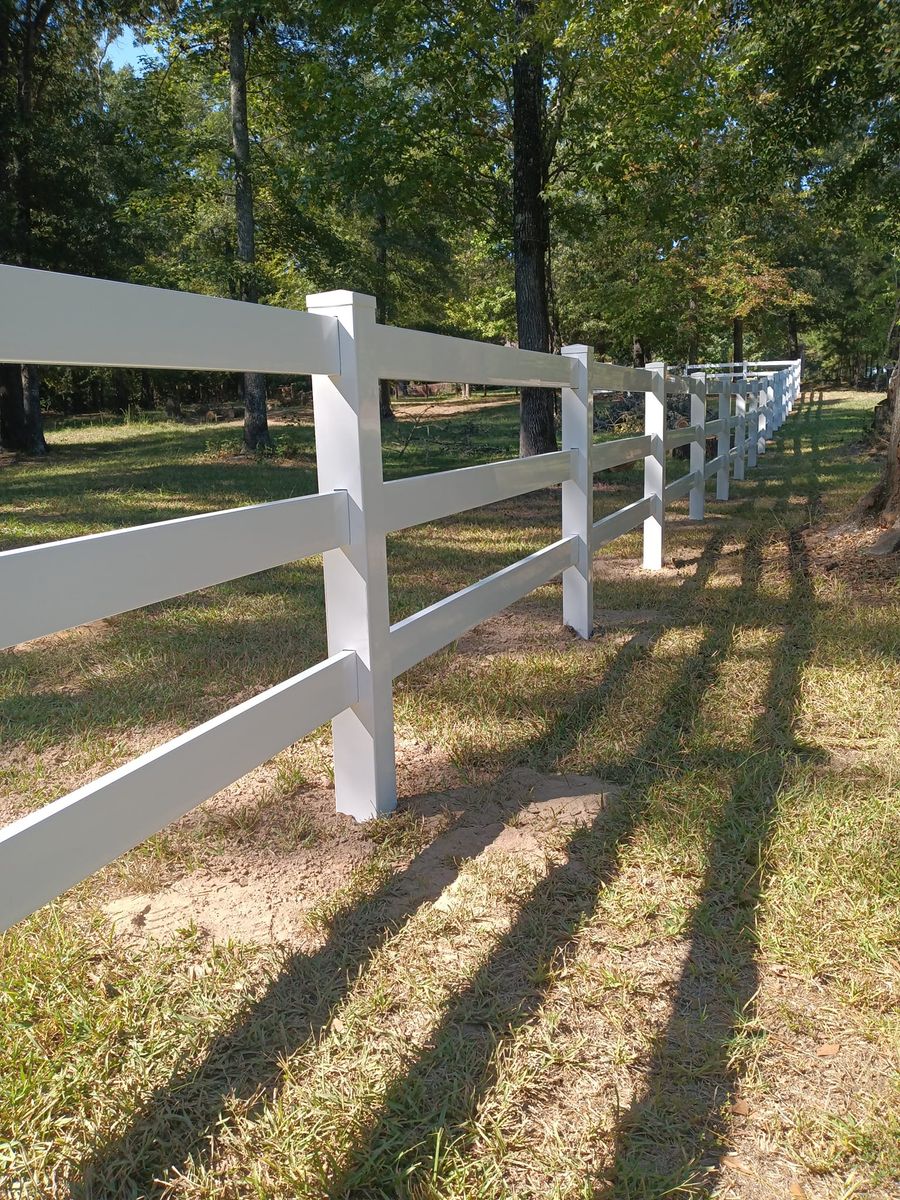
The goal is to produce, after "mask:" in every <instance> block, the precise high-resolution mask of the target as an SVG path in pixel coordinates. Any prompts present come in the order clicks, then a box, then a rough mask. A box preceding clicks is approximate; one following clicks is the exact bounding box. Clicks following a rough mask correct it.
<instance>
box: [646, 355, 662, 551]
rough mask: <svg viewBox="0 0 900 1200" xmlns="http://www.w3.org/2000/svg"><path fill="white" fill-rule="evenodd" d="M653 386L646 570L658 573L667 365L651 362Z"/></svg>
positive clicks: (650, 395) (649, 408) (649, 420)
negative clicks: (649, 506)
mask: <svg viewBox="0 0 900 1200" xmlns="http://www.w3.org/2000/svg"><path fill="white" fill-rule="evenodd" d="M647 370H648V371H650V372H652V374H653V386H652V387H651V389H650V391H648V392H644V433H645V434H649V436H650V438H651V443H650V453H649V454H648V455H647V457H646V458H645V459H644V496H645V497H649V498H650V502H651V510H650V516H649V517H647V518H646V520H645V521H644V569H645V570H648V571H658V570H659V569H660V567H662V562H663V554H664V553H665V526H666V498H665V491H666V364H665V363H662V362H655V363H648V364H647Z"/></svg>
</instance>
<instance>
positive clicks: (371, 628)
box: [306, 291, 397, 821]
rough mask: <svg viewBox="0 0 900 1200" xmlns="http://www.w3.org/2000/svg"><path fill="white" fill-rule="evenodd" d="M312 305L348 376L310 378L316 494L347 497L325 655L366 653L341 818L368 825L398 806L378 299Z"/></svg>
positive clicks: (330, 576) (338, 788) (344, 717)
mask: <svg viewBox="0 0 900 1200" xmlns="http://www.w3.org/2000/svg"><path fill="white" fill-rule="evenodd" d="M306 303H307V307H308V308H309V311H310V312H316V313H322V314H323V315H325V316H330V317H336V318H337V320H338V324H339V334H340V336H339V343H340V364H341V373H340V375H314V376H313V412H314V417H315V427H316V462H317V466H318V473H319V490H320V491H322V492H328V491H336V490H343V491H346V492H347V493H348V494H349V499H350V542H349V544H348V545H346V546H342V547H340V548H339V549H337V550H329V551H327V552H326V553H325V555H324V558H323V564H324V571H325V614H326V625H327V629H328V653H329V654H337V653H338V652H339V651H341V650H355V651H356V653H357V655H358V656H359V700H358V701H357V703H356V704H354V705H353V706H352V707H350V708H348V709H346V710H345V711H344V712H342V713H340V714H339V715H338V716H337V717H335V718H334V720H333V721H332V732H333V735H334V789H335V801H336V804H337V809H338V812H342V813H347V814H349V815H350V816H352V817H355V818H356V819H357V820H358V821H363V820H368V819H369V818H370V817H376V816H380V815H381V814H383V813H388V812H390V811H391V810H392V809H393V808H394V807H395V806H396V803H397V776H396V770H395V766H394V712H393V700H392V686H391V685H392V670H391V651H390V614H389V608H388V580H387V551H386V543H385V535H384V529H383V527H382V522H381V511H382V488H383V475H382V462H381V419H380V416H379V406H378V369H377V362H376V359H375V345H374V338H375V300H374V299H373V298H372V297H371V296H364V295H360V294H358V293H357V292H345V291H337V292H325V293H323V294H320V295H317V296H307V298H306Z"/></svg>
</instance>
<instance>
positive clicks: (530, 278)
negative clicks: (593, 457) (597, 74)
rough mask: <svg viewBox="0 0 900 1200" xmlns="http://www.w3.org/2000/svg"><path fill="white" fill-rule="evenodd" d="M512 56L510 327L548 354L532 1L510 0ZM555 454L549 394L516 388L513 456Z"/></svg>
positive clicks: (525, 344) (540, 88)
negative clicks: (512, 303)
mask: <svg viewBox="0 0 900 1200" xmlns="http://www.w3.org/2000/svg"><path fill="white" fill-rule="evenodd" d="M514 2H515V18H516V32H517V34H518V46H517V55H516V59H515V62H514V63H513V68H512V88H513V149H512V158H513V163H512V177H513V186H512V197H513V255H514V259H515V269H516V325H517V328H518V333H519V345H520V346H521V347H522V349H524V350H542V351H543V352H544V353H546V352H547V351H549V349H550V311H549V297H548V292H547V267H548V258H549V251H550V216H549V213H548V210H547V199H546V194H545V193H546V186H547V167H548V165H549V164H548V162H547V157H548V155H547V149H548V148H547V144H546V143H547V139H546V133H545V113H544V54H543V49H542V46H541V41H540V38H539V36H538V35H537V34H536V32H535V28H534V18H535V0H514ZM555 449H556V425H555V419H554V394H553V392H552V391H550V390H549V389H547V388H522V400H521V420H520V427H519V453H520V454H522V455H528V454H543V453H545V452H546V451H548V450H555Z"/></svg>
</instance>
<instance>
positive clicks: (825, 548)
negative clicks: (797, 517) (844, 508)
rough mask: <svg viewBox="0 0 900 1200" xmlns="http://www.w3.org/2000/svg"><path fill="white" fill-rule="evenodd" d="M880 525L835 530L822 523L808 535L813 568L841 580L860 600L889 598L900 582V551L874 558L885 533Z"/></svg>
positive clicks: (806, 541)
mask: <svg viewBox="0 0 900 1200" xmlns="http://www.w3.org/2000/svg"><path fill="white" fill-rule="evenodd" d="M883 533H884V530H883V529H881V528H879V527H878V526H873V527H871V528H864V529H858V530H843V531H842V530H840V529H838V530H834V529H830V528H828V527H827V526H826V525H824V524H822V525H818V526H815V527H814V528H813V529H810V530H808V531H807V532H806V533H805V534H804V538H803V540H804V545H805V546H806V550H807V553H808V555H809V562H810V568H811V570H812V571H813V572H814V573H815V574H816V575H819V576H820V577H825V576H828V577H830V578H832V579H839V580H841V581H842V582H844V583H846V584H847V585H848V586H849V587H851V588H852V589H853V593H854V596H855V598H856V599H857V600H858V601H859V600H874V601H879V600H886V599H887V598H888V597H889V595H890V593H891V591H892V589H895V588H896V586H897V584H898V582H900V553H897V554H888V555H884V556H883V557H873V556H871V555H870V554H869V551H870V550H871V549H872V547H873V546H874V545H875V543H876V542H877V541H878V539H879V537H881V536H882V534H883Z"/></svg>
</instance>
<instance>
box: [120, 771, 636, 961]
mask: <svg viewBox="0 0 900 1200" xmlns="http://www.w3.org/2000/svg"><path fill="white" fill-rule="evenodd" d="M612 790H613V789H611V787H610V786H609V785H608V784H605V783H604V782H603V781H602V780H599V779H597V778H594V777H592V776H582V775H541V774H538V773H537V772H534V771H530V770H521V771H515V772H512V773H511V774H509V775H508V776H504V777H503V778H502V779H500V780H498V781H497V782H496V783H494V784H492V785H491V786H490V787H483V788H460V789H456V790H453V791H446V792H437V793H433V794H430V795H425V796H419V797H416V798H414V799H412V800H408V801H402V802H401V804H400V806H399V811H400V814H401V815H402V814H404V813H406V814H409V815H410V816H411V817H413V818H415V819H418V820H419V821H420V822H421V823H422V826H423V827H424V830H425V836H426V839H427V840H426V845H425V847H424V849H423V850H421V851H420V852H419V853H418V854H417V855H416V856H415V857H414V858H413V859H412V860H411V864H410V865H409V866H408V867H407V869H406V870H404V872H403V877H402V884H400V885H398V888H397V889H396V899H397V901H398V902H399V903H400V906H401V907H402V909H403V910H404V911H407V912H408V911H410V909H411V908H414V907H416V906H417V905H418V904H419V903H423V902H425V901H426V900H429V899H434V897H435V895H438V900H437V903H439V904H440V903H445V904H446V903H450V902H451V901H449V900H447V899H443V900H442V899H441V896H442V895H443V892H442V889H443V888H444V887H446V886H449V885H450V884H452V883H453V881H454V880H455V878H456V876H457V873H458V869H459V864H460V863H461V862H463V861H465V860H467V859H472V858H475V857H478V856H479V855H481V854H490V853H493V852H502V853H504V854H506V855H512V856H514V857H518V858H521V859H525V860H530V861H534V860H545V859H546V856H547V855H553V854H555V853H556V852H557V848H558V845H559V843H560V841H561V838H562V835H564V834H566V833H567V832H570V831H571V830H572V829H574V828H577V827H578V826H582V825H588V824H590V823H591V822H592V821H593V820H594V818H595V817H596V815H597V814H598V813H599V812H600V811H601V809H602V808H603V806H604V803H605V800H606V798H607V797H608V796H609V795H610V794H611V791H612ZM305 799H306V800H307V801H308V802H309V804H310V807H311V808H312V809H313V810H314V816H315V824H316V830H317V836H316V838H315V840H314V842H313V843H312V844H311V845H309V846H305V847H301V848H298V849H296V850H293V851H290V852H284V851H279V850H277V849H276V848H275V847H273V846H272V845H271V844H267V843H266V840H265V838H264V837H260V838H258V839H257V841H256V842H255V844H252V845H247V846H243V847H236V848H234V849H232V850H227V851H226V852H224V853H223V854H221V855H219V856H217V857H216V858H215V859H214V860H213V862H212V863H211V864H210V865H207V866H204V867H202V868H200V869H199V870H196V871H192V872H190V873H187V874H184V875H182V876H181V877H179V878H177V879H174V880H172V881H171V882H170V883H168V884H167V885H166V886H164V887H162V888H160V889H159V890H158V891H155V892H153V893H141V894H138V895H128V896H119V897H116V898H114V899H110V900H108V901H107V902H106V903H105V904H104V906H103V910H104V912H105V913H106V915H107V916H108V917H109V918H110V920H111V921H112V923H113V926H114V929H115V932H116V934H117V935H118V936H119V937H121V938H124V939H127V940H130V941H144V940H147V939H156V940H163V939H166V938H169V937H171V936H173V935H174V934H175V933H177V931H178V930H180V929H184V928H186V927H189V926H191V925H196V927H197V928H198V929H199V931H200V933H201V934H202V935H203V936H204V938H205V939H207V940H209V941H225V940H228V939H232V940H236V941H247V942H259V943H266V942H275V943H279V944H285V945H290V946H306V945H309V944H310V942H311V941H313V940H315V935H314V934H313V931H312V930H311V929H310V927H309V925H308V922H307V916H308V914H309V913H310V911H311V910H312V909H313V908H314V907H315V906H316V905H318V904H320V903H321V902H322V901H324V900H327V899H328V898H330V897H331V896H333V895H334V893H335V892H337V891H338V890H340V889H341V888H343V887H346V886H348V885H349V884H350V883H351V881H352V878H353V873H354V871H355V870H356V869H357V868H359V867H360V866H362V865H363V864H364V863H365V862H366V861H367V860H368V859H369V858H371V857H372V856H373V854H374V853H375V849H376V842H375V841H374V840H373V836H372V826H370V825H359V824H356V823H355V822H354V821H353V820H352V819H351V818H349V817H342V816H340V815H336V814H334V813H333V812H332V811H329V808H330V805H331V804H333V799H332V797H331V796H330V794H328V793H322V794H309V795H308V796H306V797H305Z"/></svg>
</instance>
